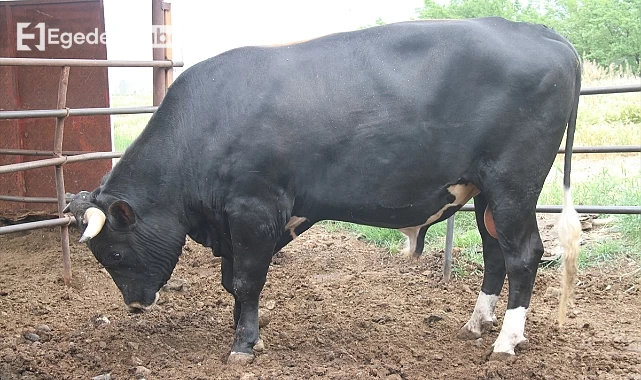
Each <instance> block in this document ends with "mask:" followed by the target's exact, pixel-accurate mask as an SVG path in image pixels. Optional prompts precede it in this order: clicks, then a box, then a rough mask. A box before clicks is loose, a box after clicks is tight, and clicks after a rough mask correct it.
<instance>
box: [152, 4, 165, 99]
mask: <svg viewBox="0 0 641 380" xmlns="http://www.w3.org/2000/svg"><path fill="white" fill-rule="evenodd" d="M164 23H165V14H164V11H163V1H162V0H152V1H151V24H152V25H153V26H152V28H156V27H158V26H160V25H164ZM154 42H156V41H154ZM152 51H153V60H154V61H162V60H164V59H165V49H164V48H153V47H152ZM153 81H154V94H153V103H154V106H157V105H159V104H160V102H161V101H162V98H164V97H165V88H166V85H165V70H163V69H161V68H159V67H154V74H153Z"/></svg>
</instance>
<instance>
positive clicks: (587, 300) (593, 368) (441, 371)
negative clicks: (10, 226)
mask: <svg viewBox="0 0 641 380" xmlns="http://www.w3.org/2000/svg"><path fill="white" fill-rule="evenodd" d="M544 236H545V234H544ZM544 239H545V238H544ZM59 240H60V237H59V234H58V231H57V230H38V231H33V232H30V233H25V234H13V235H8V236H2V237H0V379H2V380H8V379H90V378H93V377H98V379H103V380H106V379H109V378H110V379H134V378H138V379H140V378H146V379H241V378H242V379H246V380H248V379H259V378H260V379H301V378H312V379H313V378H329V379H354V378H358V379H361V378H385V379H440V378H443V379H450V380H455V379H503V378H505V379H516V378H535V379H584V378H585V379H592V378H594V379H597V378H598V379H626V378H627V379H641V319H640V318H639V315H641V291H640V290H639V289H640V288H641V279H640V277H639V276H638V275H634V274H631V273H632V272H633V271H634V269H636V267H632V266H629V267H628V266H625V265H620V266H618V267H617V268H618V269H614V268H610V269H607V268H605V269H600V270H590V271H589V272H587V273H585V272H584V273H581V274H580V284H579V285H578V287H577V292H576V293H577V294H576V297H575V300H576V305H575V307H574V308H572V309H571V315H570V317H571V318H570V319H569V322H568V323H567V325H566V326H564V327H563V328H562V329H560V330H559V329H558V328H557V327H555V319H556V311H557V302H558V299H557V294H558V291H557V290H556V287H558V283H559V273H558V271H557V270H556V269H546V270H541V271H540V272H539V276H538V278H537V282H536V289H535V294H534V296H533V298H532V300H533V302H532V305H531V308H530V314H529V317H528V323H527V325H526V336H527V337H528V338H529V343H528V344H527V346H526V347H525V348H523V349H521V350H518V352H517V356H516V357H515V358H514V360H512V361H510V362H494V361H489V360H488V354H489V353H490V351H491V349H492V343H493V342H494V340H495V339H496V337H497V335H498V327H497V328H495V329H494V330H493V331H491V332H490V333H489V334H488V335H486V336H484V337H483V338H482V339H480V340H478V341H461V340H458V339H456V333H457V331H458V329H459V328H460V327H461V326H462V325H463V324H464V323H465V322H466V321H467V319H468V318H469V316H470V314H471V312H472V310H473V308H474V303H475V301H476V296H477V294H478V290H479V288H480V283H481V276H480V268H476V267H474V266H473V265H471V266H470V267H469V268H467V272H468V273H470V275H469V276H466V277H465V278H454V279H453V280H452V281H451V282H449V283H444V282H443V281H442V279H441V270H442V253H441V252H428V253H426V254H424V256H423V257H422V258H421V259H420V260H418V261H413V262H412V261H409V260H408V259H407V258H405V257H402V256H400V255H397V256H393V255H389V254H388V253H386V252H385V251H384V250H382V249H378V248H376V247H372V246H371V245H369V244H366V243H364V242H361V241H359V240H357V239H356V238H354V237H353V236H352V235H349V234H344V233H331V234H330V233H327V232H326V231H325V230H324V229H323V228H322V227H314V228H312V229H311V230H310V231H308V232H306V233H305V234H303V235H301V236H300V237H299V238H298V239H297V240H296V241H295V242H294V243H292V244H291V245H290V246H288V247H286V248H285V249H284V250H283V251H282V252H281V253H279V254H278V255H277V256H276V257H275V258H274V262H273V264H272V268H271V270H270V273H269V276H268V280H267V284H266V286H265V290H264V291H263V295H262V300H261V306H262V310H263V312H264V314H265V316H264V318H265V321H266V322H269V323H268V324H267V325H266V326H265V327H263V328H262V329H261V336H262V338H263V340H264V342H265V350H264V351H263V352H262V353H259V354H258V356H257V358H256V360H255V361H254V363H253V364H251V365H249V366H246V367H233V366H228V365H226V364H224V361H225V359H226V357H227V355H228V354H229V350H230V348H231V342H232V339H233V328H232V306H233V299H232V297H231V296H230V295H229V294H227V293H226V292H225V291H224V290H223V289H222V286H221V285H220V273H219V271H220V262H219V261H218V260H217V259H216V258H214V257H213V256H212V254H211V251H209V250H207V249H205V248H203V247H201V246H199V245H197V244H195V243H193V242H191V241H190V242H188V243H187V245H186V246H185V248H184V251H183V255H182V257H181V259H180V262H179V264H178V267H177V268H176V270H175V272H174V275H173V277H172V281H171V282H170V284H169V286H168V287H167V288H168V289H166V290H165V291H163V292H162V296H161V301H160V304H159V305H158V307H157V308H156V309H155V310H153V311H152V312H149V313H143V314H129V313H127V311H126V310H125V307H124V304H123V302H122V297H121V295H120V293H119V291H118V289H117V288H116V286H115V284H114V283H113V281H112V280H111V278H109V276H108V274H107V273H106V272H105V271H104V270H103V269H101V267H100V265H99V264H98V263H97V262H96V260H95V259H94V258H93V256H92V255H91V253H90V252H89V250H88V249H87V248H86V247H85V246H84V245H81V244H77V243H76V244H72V267H73V270H74V278H73V283H72V286H71V287H66V286H65V285H64V284H63V283H62V281H61V279H60V271H61V270H60V267H61V259H60V248H59ZM72 240H73V241H77V240H78V232H77V231H72ZM455 260H456V256H455ZM628 269H629V270H628ZM506 289H507V285H506V287H505V290H506ZM504 293H505V291H504ZM504 311H505V294H504V295H503V297H502V299H501V300H500V301H499V305H498V310H497V316H498V317H499V321H501V320H502V316H503V313H504ZM100 376H101V377H100Z"/></svg>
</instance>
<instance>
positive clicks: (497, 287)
mask: <svg viewBox="0 0 641 380" xmlns="http://www.w3.org/2000/svg"><path fill="white" fill-rule="evenodd" d="M486 208H487V199H486V198H485V196H484V195H483V194H479V195H477V196H476V197H474V212H475V214H476V224H477V226H478V229H479V232H480V234H481V239H482V240H483V263H484V272H483V284H482V285H481V291H480V293H479V296H478V298H477V300H476V305H475V306H474V312H472V316H471V317H470V320H469V321H468V322H467V323H466V324H465V326H463V327H462V328H461V330H460V331H459V333H458V337H459V338H460V339H478V338H480V337H481V334H482V332H483V330H490V329H491V328H492V326H494V325H496V324H497V319H496V315H494V308H495V307H496V302H497V301H498V299H499V294H500V293H501V289H502V288H503V282H504V281H505V260H504V258H503V252H502V251H501V247H500V245H499V241H498V240H497V239H495V238H494V237H492V236H491V235H490V234H489V233H488V230H487V228H486V227H485V223H484V214H485V210H486Z"/></svg>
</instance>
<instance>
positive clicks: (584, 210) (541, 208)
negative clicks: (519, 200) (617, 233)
mask: <svg viewBox="0 0 641 380" xmlns="http://www.w3.org/2000/svg"><path fill="white" fill-rule="evenodd" d="M574 209H575V210H576V212H578V213H579V214H641V206H582V205H579V206H577V205H575V206H574ZM459 211H474V205H473V204H466V205H463V207H461V209H460V210H459ZM561 211H563V206H558V205H538V206H536V212H540V213H545V214H559V213H561Z"/></svg>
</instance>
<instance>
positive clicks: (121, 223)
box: [109, 200, 136, 228]
mask: <svg viewBox="0 0 641 380" xmlns="http://www.w3.org/2000/svg"><path fill="white" fill-rule="evenodd" d="M109 215H110V216H111V217H112V221H113V223H115V225H116V227H121V228H123V227H129V226H131V225H133V224H134V223H136V214H135V213H134V209H132V208H131V206H130V205H129V203H127V201H123V200H117V201H115V202H113V203H112V204H111V206H109Z"/></svg>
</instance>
